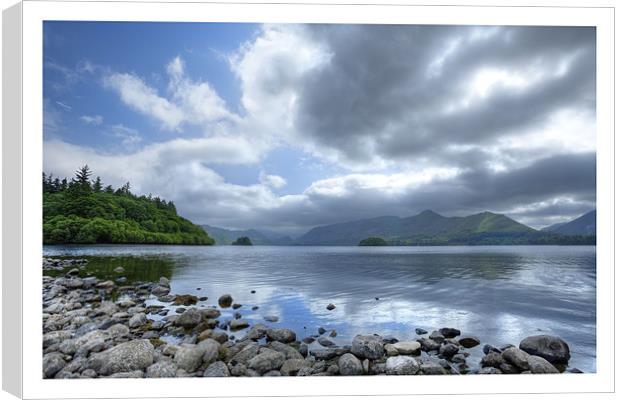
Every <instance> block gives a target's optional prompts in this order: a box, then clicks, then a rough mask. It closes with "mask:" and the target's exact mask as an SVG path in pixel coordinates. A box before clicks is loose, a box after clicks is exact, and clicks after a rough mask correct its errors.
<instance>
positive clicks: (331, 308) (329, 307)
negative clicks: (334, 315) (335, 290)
mask: <svg viewBox="0 0 620 400" xmlns="http://www.w3.org/2000/svg"><path fill="white" fill-rule="evenodd" d="M325 308H327V309H328V310H329V311H331V310H333V309H334V308H336V306H335V305H333V304H332V303H329V304H328V305H327V307H325Z"/></svg>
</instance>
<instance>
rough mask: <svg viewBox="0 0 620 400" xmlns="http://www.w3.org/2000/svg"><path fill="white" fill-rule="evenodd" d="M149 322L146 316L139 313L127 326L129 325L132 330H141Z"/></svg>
mask: <svg viewBox="0 0 620 400" xmlns="http://www.w3.org/2000/svg"><path fill="white" fill-rule="evenodd" d="M148 322H149V320H148V319H147V318H146V314H144V313H138V314H134V316H133V317H131V318H130V319H129V322H128V323H127V325H129V327H130V328H139V327H141V326H142V325H146V324H147V323H148Z"/></svg>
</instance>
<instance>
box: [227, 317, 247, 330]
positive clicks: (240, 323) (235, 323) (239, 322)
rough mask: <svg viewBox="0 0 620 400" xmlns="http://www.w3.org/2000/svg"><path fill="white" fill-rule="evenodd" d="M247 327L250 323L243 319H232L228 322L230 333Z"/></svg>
mask: <svg viewBox="0 0 620 400" xmlns="http://www.w3.org/2000/svg"><path fill="white" fill-rule="evenodd" d="M248 326H250V323H249V322H248V321H246V320H244V319H233V320H232V321H230V330H231V331H238V330H241V329H245V328H247V327H248Z"/></svg>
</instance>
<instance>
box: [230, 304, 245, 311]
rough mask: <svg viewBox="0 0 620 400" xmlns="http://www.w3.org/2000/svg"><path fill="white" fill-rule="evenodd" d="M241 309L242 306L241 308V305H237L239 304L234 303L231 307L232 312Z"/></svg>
mask: <svg viewBox="0 0 620 400" xmlns="http://www.w3.org/2000/svg"><path fill="white" fill-rule="evenodd" d="M241 307H243V306H242V305H241V304H239V303H234V304H233V305H232V308H233V310H237V309H239V308H241Z"/></svg>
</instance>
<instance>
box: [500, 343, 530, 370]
mask: <svg viewBox="0 0 620 400" xmlns="http://www.w3.org/2000/svg"><path fill="white" fill-rule="evenodd" d="M502 357H503V358H504V360H506V361H508V362H509V363H511V364H512V365H514V366H516V367H517V368H519V369H520V370H525V369H528V368H529V364H528V358H529V354H527V353H526V352H524V351H523V350H520V349H517V348H516V347H511V348H509V349H506V350H504V351H503V352H502Z"/></svg>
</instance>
